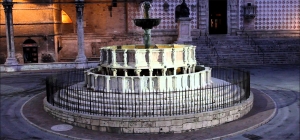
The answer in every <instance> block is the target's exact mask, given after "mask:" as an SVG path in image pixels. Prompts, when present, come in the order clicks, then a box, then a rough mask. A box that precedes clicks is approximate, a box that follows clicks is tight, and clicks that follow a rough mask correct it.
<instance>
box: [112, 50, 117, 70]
mask: <svg viewBox="0 0 300 140" xmlns="http://www.w3.org/2000/svg"><path fill="white" fill-rule="evenodd" d="M116 61H117V58H116V51H115V50H111V65H112V66H115V65H116Z"/></svg>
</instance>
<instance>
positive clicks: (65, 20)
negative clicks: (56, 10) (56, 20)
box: [61, 10, 72, 23]
mask: <svg viewBox="0 0 300 140" xmlns="http://www.w3.org/2000/svg"><path fill="white" fill-rule="evenodd" d="M61 22H62V23H72V20H71V18H70V17H69V15H68V14H67V13H66V12H65V11H64V10H61Z"/></svg>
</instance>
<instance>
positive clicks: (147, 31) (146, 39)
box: [144, 29, 151, 48]
mask: <svg viewBox="0 0 300 140" xmlns="http://www.w3.org/2000/svg"><path fill="white" fill-rule="evenodd" d="M144 44H145V48H149V47H150V44H151V29H145V30H144Z"/></svg>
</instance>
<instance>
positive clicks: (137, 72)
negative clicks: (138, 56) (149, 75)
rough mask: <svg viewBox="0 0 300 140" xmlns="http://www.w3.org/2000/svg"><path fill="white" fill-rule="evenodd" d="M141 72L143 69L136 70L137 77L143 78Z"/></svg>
mask: <svg viewBox="0 0 300 140" xmlns="http://www.w3.org/2000/svg"><path fill="white" fill-rule="evenodd" d="M141 71H142V70H141V69H136V70H134V72H135V74H136V76H141Z"/></svg>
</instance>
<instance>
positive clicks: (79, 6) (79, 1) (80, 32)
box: [75, 0, 87, 63]
mask: <svg viewBox="0 0 300 140" xmlns="http://www.w3.org/2000/svg"><path fill="white" fill-rule="evenodd" d="M75 2H76V3H75V5H76V18H77V19H76V22H77V41H78V42H77V45H78V54H77V57H76V60H75V62H79V63H85V62H87V59H86V56H85V54H84V29H83V8H84V4H83V2H84V0H75Z"/></svg>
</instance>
